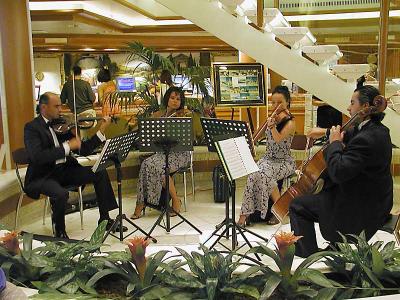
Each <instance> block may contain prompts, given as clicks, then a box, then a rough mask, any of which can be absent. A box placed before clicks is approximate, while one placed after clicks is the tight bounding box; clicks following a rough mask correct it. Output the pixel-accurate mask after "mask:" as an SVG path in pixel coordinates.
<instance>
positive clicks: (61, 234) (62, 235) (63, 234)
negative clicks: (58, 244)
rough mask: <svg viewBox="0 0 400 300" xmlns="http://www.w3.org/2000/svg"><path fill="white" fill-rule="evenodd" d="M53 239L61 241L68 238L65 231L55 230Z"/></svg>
mask: <svg viewBox="0 0 400 300" xmlns="http://www.w3.org/2000/svg"><path fill="white" fill-rule="evenodd" d="M54 237H56V238H61V239H69V236H68V235H67V233H66V232H65V230H56V232H55V234H54Z"/></svg>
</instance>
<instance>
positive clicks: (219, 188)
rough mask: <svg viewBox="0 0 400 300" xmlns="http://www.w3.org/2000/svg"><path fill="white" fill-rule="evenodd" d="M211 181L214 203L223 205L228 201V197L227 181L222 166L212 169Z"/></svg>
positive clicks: (228, 187)
mask: <svg viewBox="0 0 400 300" xmlns="http://www.w3.org/2000/svg"><path fill="white" fill-rule="evenodd" d="M212 179H213V191H214V202H216V203H224V202H226V201H228V200H229V196H230V186H229V179H228V176H226V174H225V171H224V168H223V167H222V165H218V166H215V167H214V170H213V178H212Z"/></svg>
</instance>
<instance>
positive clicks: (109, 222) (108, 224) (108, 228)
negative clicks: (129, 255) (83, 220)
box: [99, 219, 128, 232]
mask: <svg viewBox="0 0 400 300" xmlns="http://www.w3.org/2000/svg"><path fill="white" fill-rule="evenodd" d="M114 221H115V220H113V219H108V222H107V225H106V230H110V228H111V227H112V225H113V224H114ZM99 223H101V221H99ZM116 231H118V232H120V231H121V224H118V226H117V227H116V228H114V230H113V232H116ZM125 231H128V227H126V226H122V232H125Z"/></svg>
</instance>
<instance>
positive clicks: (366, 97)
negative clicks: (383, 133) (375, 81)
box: [354, 84, 385, 121]
mask: <svg viewBox="0 0 400 300" xmlns="http://www.w3.org/2000/svg"><path fill="white" fill-rule="evenodd" d="M354 92H358V101H359V102H360V104H361V105H363V104H365V103H368V104H369V105H371V106H373V105H374V99H375V97H376V96H378V95H380V94H381V93H380V92H379V90H378V89H377V88H376V87H373V86H372V85H364V86H363V85H362V84H357V88H356V89H355V90H354ZM384 117H385V114H384V113H383V112H382V113H377V114H373V115H371V120H374V121H382V120H383V118H384Z"/></svg>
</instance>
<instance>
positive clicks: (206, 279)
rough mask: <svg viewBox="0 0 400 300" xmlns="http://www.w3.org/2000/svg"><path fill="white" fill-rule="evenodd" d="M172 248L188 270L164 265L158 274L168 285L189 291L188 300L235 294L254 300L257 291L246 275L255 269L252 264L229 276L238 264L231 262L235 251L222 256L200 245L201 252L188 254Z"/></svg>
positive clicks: (255, 270) (227, 297)
mask: <svg viewBox="0 0 400 300" xmlns="http://www.w3.org/2000/svg"><path fill="white" fill-rule="evenodd" d="M176 249H177V250H178V252H179V253H180V254H181V255H182V256H183V257H184V258H185V260H186V262H185V265H186V264H187V265H188V267H189V269H190V271H191V272H188V271H187V270H185V269H184V268H182V266H180V265H179V264H175V265H171V264H170V265H165V264H164V265H163V266H162V268H163V269H164V272H162V273H160V274H159V276H160V279H161V280H162V281H163V282H164V283H165V284H167V285H168V286H170V287H175V288H180V289H184V290H189V291H190V294H191V299H204V298H205V299H210V300H211V299H231V298H232V294H235V293H236V294H241V295H246V296H248V297H250V298H255V299H258V297H259V292H258V290H257V288H256V284H255V281H252V279H254V278H250V275H252V274H254V273H256V272H257V271H258V270H259V268H257V267H252V268H250V269H249V270H248V271H247V272H245V273H243V274H241V275H240V276H233V272H234V271H235V270H236V269H237V267H238V266H239V265H240V264H241V263H240V261H241V259H238V260H237V261H234V259H233V258H234V256H235V255H236V254H235V253H233V252H232V253H229V254H228V255H226V256H224V255H222V254H221V253H219V252H218V251H216V250H209V249H208V248H206V247H205V246H204V245H201V249H202V251H203V252H204V254H201V253H198V252H195V251H193V252H191V254H189V253H187V252H186V251H185V250H183V249H180V248H176Z"/></svg>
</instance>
